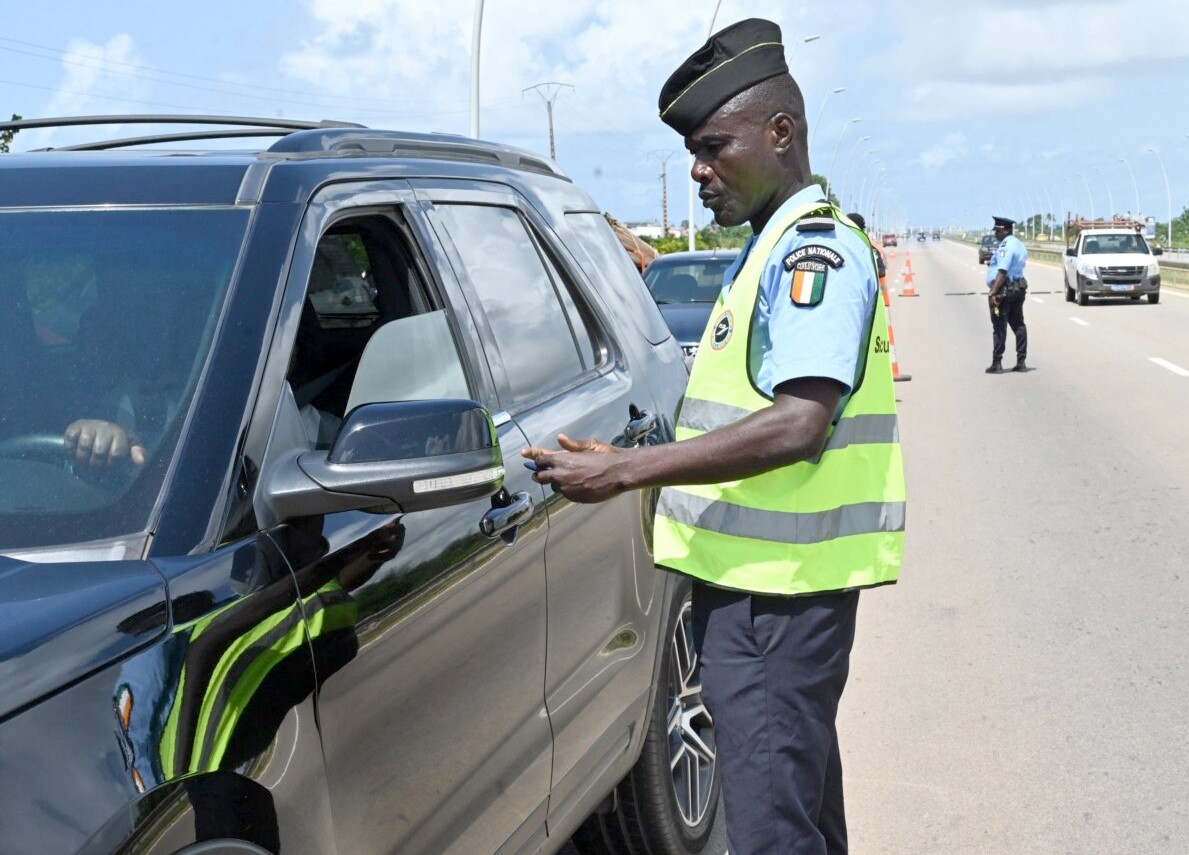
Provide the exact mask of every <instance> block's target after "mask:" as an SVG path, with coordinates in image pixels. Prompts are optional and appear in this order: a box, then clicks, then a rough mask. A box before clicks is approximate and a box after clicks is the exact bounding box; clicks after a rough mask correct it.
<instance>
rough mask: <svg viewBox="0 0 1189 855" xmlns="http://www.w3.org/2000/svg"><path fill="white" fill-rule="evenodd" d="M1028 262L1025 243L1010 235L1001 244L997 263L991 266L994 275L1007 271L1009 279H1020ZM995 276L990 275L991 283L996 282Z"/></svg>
mask: <svg viewBox="0 0 1189 855" xmlns="http://www.w3.org/2000/svg"><path fill="white" fill-rule="evenodd" d="M1027 260H1028V250H1027V248H1025V246H1024V242H1023V241H1021V240H1020V239H1019V238H1018V237H1016V236H1015V235H1008V236H1007V237H1005V238H1004V239H1003V240H1001V241H1000V242H999V249H998V250H996V252H995V263H994V264H992V265H991V269H992V271H994V274H997V273H998V272H999V271H1000V270H1005V271H1007V278H1008V279H1019V278H1020V277H1021V276H1023V275H1024V263H1025V262H1026V261H1027ZM994 274H988V275H990V276H991V280H990V281H991V282H994V281H995V277H994ZM988 284H989V283H988Z"/></svg>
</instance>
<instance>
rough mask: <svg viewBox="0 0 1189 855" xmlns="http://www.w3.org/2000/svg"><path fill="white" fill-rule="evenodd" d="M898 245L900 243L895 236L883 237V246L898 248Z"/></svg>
mask: <svg viewBox="0 0 1189 855" xmlns="http://www.w3.org/2000/svg"><path fill="white" fill-rule="evenodd" d="M897 243H898V241H897V240H896V236H895V235H884V236H883V245H884V246H896V245H897Z"/></svg>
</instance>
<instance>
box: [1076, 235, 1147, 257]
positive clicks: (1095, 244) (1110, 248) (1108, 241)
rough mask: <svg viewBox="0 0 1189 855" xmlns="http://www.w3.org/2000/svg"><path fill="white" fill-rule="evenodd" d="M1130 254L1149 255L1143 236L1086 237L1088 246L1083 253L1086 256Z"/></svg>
mask: <svg viewBox="0 0 1189 855" xmlns="http://www.w3.org/2000/svg"><path fill="white" fill-rule="evenodd" d="M1128 252H1134V253H1138V254H1141V255H1147V254H1148V244H1147V242H1146V241H1145V240H1144V239H1143V236H1142V235H1135V234H1118V235H1086V245H1085V247H1084V248H1083V249H1082V253H1083V254H1085V255H1105V254H1107V253H1128Z"/></svg>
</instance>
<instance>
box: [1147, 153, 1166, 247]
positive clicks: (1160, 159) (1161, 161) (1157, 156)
mask: <svg viewBox="0 0 1189 855" xmlns="http://www.w3.org/2000/svg"><path fill="white" fill-rule="evenodd" d="M1144 151H1150V152H1152V154H1154V155H1156V160H1157V161H1158V162H1159V163H1160V171H1161V172H1162V173H1164V192H1165V194H1166V195H1167V196H1168V248H1169V249H1172V190H1170V189H1169V186H1168V170H1167V169H1165V168H1164V158H1163V157H1161V156H1160V152H1158V151H1156V149H1154V148H1152V147H1151V146H1149V147H1148V148H1145V149H1144Z"/></svg>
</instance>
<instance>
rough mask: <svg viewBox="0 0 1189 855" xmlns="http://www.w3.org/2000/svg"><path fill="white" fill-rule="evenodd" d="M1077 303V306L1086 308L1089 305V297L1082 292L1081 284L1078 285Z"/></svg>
mask: <svg viewBox="0 0 1189 855" xmlns="http://www.w3.org/2000/svg"><path fill="white" fill-rule="evenodd" d="M1077 302H1078V305H1079V306H1086V305H1089V303H1090V295H1089V294H1087V293H1086V292H1085V291H1083V290H1082V283H1081V282H1079V283H1078V290H1077Z"/></svg>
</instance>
